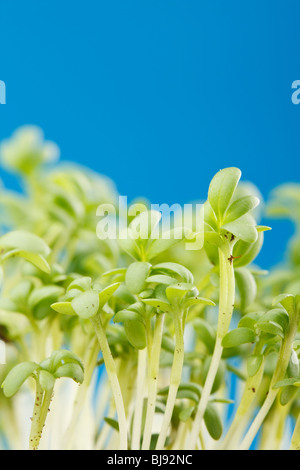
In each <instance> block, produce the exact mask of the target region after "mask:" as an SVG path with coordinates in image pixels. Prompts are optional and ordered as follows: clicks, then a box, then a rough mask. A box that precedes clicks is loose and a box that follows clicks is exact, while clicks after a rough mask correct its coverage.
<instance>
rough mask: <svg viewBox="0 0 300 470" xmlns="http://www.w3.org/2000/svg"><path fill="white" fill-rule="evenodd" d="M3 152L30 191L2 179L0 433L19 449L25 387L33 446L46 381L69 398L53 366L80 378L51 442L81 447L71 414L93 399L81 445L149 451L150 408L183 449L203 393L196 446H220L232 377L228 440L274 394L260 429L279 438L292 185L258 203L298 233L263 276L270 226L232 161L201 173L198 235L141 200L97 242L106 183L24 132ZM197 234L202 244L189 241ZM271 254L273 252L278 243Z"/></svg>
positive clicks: (297, 351) (292, 279) (297, 290)
mask: <svg viewBox="0 0 300 470" xmlns="http://www.w3.org/2000/svg"><path fill="white" fill-rule="evenodd" d="M0 153H1V159H2V163H3V166H5V168H6V169H8V170H9V171H12V172H14V173H17V174H18V175H19V177H21V179H22V183H23V187H24V188H25V190H24V192H23V193H22V194H19V193H18V194H17V193H14V192H13V191H9V190H8V189H6V188H4V187H1V189H0V233H1V235H0V265H1V266H0V267H1V278H0V284H1V294H0V340H3V341H4V342H5V344H6V346H7V351H8V353H7V364H6V365H5V367H3V368H2V369H1V370H0V379H1V383H2V391H1V394H0V406H1V416H0V437H3V438H5V440H6V441H7V442H8V443H9V445H10V446H11V447H13V446H14V444H13V443H12V441H11V442H10V440H11V436H13V435H15V434H16V432H15V429H13V431H12V426H13V424H12V423H15V422H17V421H16V419H15V418H16V417H15V416H14V414H13V410H15V409H17V408H15V404H16V403H17V402H16V400H17V398H16V397H15V395H16V394H17V393H18V392H19V390H20V389H21V388H22V389H23V391H24V392H25V391H26V392H27V393H29V394H31V393H32V390H33V388H34V387H33V385H35V393H36V400H35V405H34V406H35V408H34V413H33V415H32V417H33V420H32V423H31V438H30V447H31V448H37V447H38V445H39V439H40V436H41V433H42V429H43V427H44V425H45V420H46V416H47V414H48V409H49V404H50V401H51V397H52V394H53V391H54V390H55V393H58V394H59V396H58V397H57V398H58V400H62V406H61V409H64V407H65V405H66V402H64V400H65V398H64V396H63V394H62V393H61V392H60V390H59V387H56V381H57V379H59V378H63V377H64V378H71V379H72V380H73V381H75V382H76V383H77V384H82V387H80V388H79V391H78V395H76V397H75V399H74V403H73V405H72V406H73V408H72V412H73V415H72V418H71V421H70V422H69V427H67V428H66V429H67V431H66V433H65V436H64V437H63V439H62V443H61V445H62V446H66V448H70V449H71V448H78V447H79V446H80V442H77V441H76V440H75V437H74V436H75V435H76V434H77V433H78V435H79V437H80V436H81V435H82V432H83V429H84V426H79V425H78V423H79V422H81V421H79V415H80V414H81V413H82V417H83V418H82V419H83V420H84V419H87V418H86V414H85V413H86V411H85V409H86V408H89V407H88V406H87V407H85V404H87V401H88V400H90V397H93V400H94V401H93V402H92V406H93V407H94V406H95V408H93V410H97V412H95V413H92V416H89V421H86V422H84V421H83V422H84V425H86V423H88V426H89V430H90V432H91V434H92V438H91V441H90V446H91V448H97V445H99V448H101V449H102V448H112V447H113V446H115V445H120V446H121V447H122V448H124V449H125V448H126V449H127V448H132V449H133V447H134V446H135V445H136V446H137V447H138V448H140V446H141V445H142V443H143V439H144V437H145V435H147V433H148V436H149V446H148V447H147V448H151V449H155V447H156V446H157V445H158V443H159V442H160V441H161V440H164V435H163V436H160V432H161V431H160V430H159V429H158V434H157V432H156V430H155V429H154V427H153V428H152V427H150V428H149V426H150V425H151V419H149V415H150V417H151V413H152V407H153V420H152V421H153V422H155V424H156V423H160V420H159V419H157V420H156V418H158V416H157V415H159V414H160V415H162V419H163V422H164V420H165V419H167V430H166V439H165V443H164V447H163V448H164V449H167V450H176V448H177V445H178V446H180V448H181V449H186V448H189V445H190V443H191V440H190V434H189V433H190V431H191V429H193V427H194V425H195V423H197V419H198V418H197V412H198V406H199V403H202V402H201V400H202V399H203V396H204V400H206V402H205V406H204V407H203V409H202V414H203V416H202V418H203V423H202V418H201V422H200V424H201V426H200V427H199V429H200V431H199V433H198V434H197V438H199V439H198V441H197V443H196V445H197V446H198V447H200V446H202V445H203V446H204V447H206V446H207V448H213V447H214V446H215V443H214V442H213V443H211V439H212V440H213V441H220V442H221V445H222V442H223V441H222V439H223V434H224V431H223V430H224V429H225V426H224V416H225V414H226V408H225V407H226V406H227V405H228V404H229V403H230V400H228V393H229V389H228V384H229V379H230V376H231V374H235V375H236V376H237V377H238V381H239V384H240V385H242V386H243V385H245V390H244V392H243V394H242V399H241V404H242V407H241V409H239V413H244V414H241V415H239V413H237V416H238V417H239V423H238V431H239V432H238V434H239V437H238V438H237V440H238V439H240V441H241V439H242V436H243V435H244V434H245V433H246V429H247V427H249V428H250V429H251V426H252V424H251V423H253V420H254V417H255V413H258V414H259V413H260V411H259V410H261V409H262V405H263V403H264V401H265V397H271V398H272V397H273V396H274V397H275V396H276V400H275V398H274V402H272V406H273V408H270V410H269V412H268V413H267V414H266V416H265V420H264V421H263V423H262V424H261V427H262V433H261V434H262V436H264V434H265V432H266V430H268V432H270V433H271V436H270V438H269V440H268V442H273V441H274V447H276V445H277V444H275V443H276V442H277V441H276V439H277V440H278V442H279V440H280V438H283V432H282V430H281V428H282V429H284V426H281V427H280V429H279V428H278V429H277V432H278V435H276V436H275V428H276V426H274V423H273V422H272V419H275V418H274V417H273V418H272V416H274V415H273V414H272V413H273V411H272V410H274V409H278V410H279V413H280V416H281V419H282V420H283V419H284V418H283V417H284V416H288V415H292V416H293V418H296V419H297V417H298V414H299V410H300V406H299V386H300V375H299V357H300V346H299V345H300V337H299V328H298V323H299V316H300V282H299V279H300V257H299V247H300V235H299V233H300V232H299V230H300V196H299V194H300V191H299V185H298V184H288V185H287V184H285V185H282V186H281V187H279V188H278V189H276V190H275V191H274V192H273V193H272V195H271V200H270V201H267V204H266V208H267V214H268V215H269V216H276V217H281V218H288V219H290V220H292V221H293V223H294V224H295V228H296V230H295V234H294V236H293V238H292V240H291V242H290V243H289V245H288V247H287V252H286V258H285V259H283V260H282V263H281V265H280V266H279V267H274V268H271V269H270V271H269V272H266V271H265V270H264V269H261V268H260V266H256V265H254V262H255V260H256V259H257V256H258V254H259V253H260V251H261V250H262V248H263V244H264V242H265V240H266V242H268V240H267V234H265V232H266V231H268V230H269V227H267V226H265V225H263V224H260V221H261V219H263V217H264V215H265V214H266V211H265V205H264V201H262V196H261V194H260V193H259V191H258V190H257V188H255V187H254V186H253V185H251V184H250V183H245V182H243V181H242V180H241V176H242V174H241V171H240V169H238V168H235V167H228V168H224V169H222V170H220V171H219V172H217V173H216V174H215V176H214V177H213V178H212V181H211V183H210V185H209V188H208V193H207V200H206V201H205V202H204V205H203V213H204V223H203V225H201V228H200V232H196V231H195V232H194V231H192V230H191V229H190V228H187V227H186V226H185V224H184V223H178V221H176V223H175V222H174V224H173V226H172V227H171V228H170V229H168V230H167V229H165V227H164V225H163V223H162V220H161V213H160V212H159V211H157V210H152V209H151V208H150V204H148V202H147V204H146V205H144V208H143V209H141V211H131V212H130V216H128V220H126V221H125V226H124V230H123V231H120V233H118V237H117V239H112V238H108V239H99V238H98V237H97V234H96V224H97V213H98V212H97V210H98V207H99V205H100V204H102V203H105V204H110V207H111V208H113V209H114V212H115V214H116V217H117V218H118V217H120V218H121V217H122V215H121V214H119V213H118V204H117V198H118V194H117V191H116V189H115V186H114V184H113V183H112V182H111V181H110V180H108V179H107V178H105V177H103V176H102V175H99V174H97V173H95V172H92V171H90V170H89V169H87V168H84V167H79V166H77V165H74V164H72V163H71V164H67V165H66V164H64V165H63V164H57V163H56V162H55V160H56V158H57V156H58V149H57V148H56V146H55V144H53V143H51V142H48V141H44V138H43V133H42V132H41V131H40V130H38V129H36V128H32V127H30V128H23V129H20V130H19V131H17V132H16V133H15V134H14V135H13V136H12V138H11V139H9V140H7V141H5V142H3V143H2V145H1V149H0ZM146 207H147V209H146ZM193 217H194V215H193V216H192V218H193ZM122 220H123V219H122ZM192 222H194V220H192ZM194 225H195V224H194V223H193V224H192V226H193V227H194ZM189 227H190V224H189ZM198 229H199V227H198ZM198 233H200V235H201V237H202V235H203V246H202V243H200V244H199V245H197V249H195V250H190V249H187V248H188V245H187V244H186V242H188V241H193V240H194V238H195V236H196V235H197V234H198ZM278 250H280V251H281V252H283V251H284V250H283V247H282V246H281V243H280V240H278ZM231 274H232V275H231ZM231 296H232V301H231ZM232 313H233V316H232V320H233V321H232V323H231V314H232ZM225 316H226V317H228V318H227V320H228V319H229V321H228V322H227V323H226V322H225V323H224V324H225V327H224V328H223V329H222V335H221V334H220V329H219V325H220V324H221V325H222V321H223V319H224V317H225ZM225 333H226V334H225ZM219 344H220V350H219V351H217V352H218V357H217V359H216V353H215V351H216V348H217V347H219V346H218V345H219ZM49 350H50V353H49ZM51 351H52V352H51ZM45 357H46V359H45ZM233 359H234V360H236V361H237V364H238V366H234V365H233ZM143 361H144V362H143ZM83 364H84V367H83ZM98 368H100V371H101V374H99V376H101V380H100V381H98V380H96V379H95V378H98ZM104 369H105V370H106V372H107V376H106V374H102V371H103V370H104ZM84 371H85V372H84ZM26 381H28V382H26ZM25 382H26V384H27V388H26V386H25ZM61 383H64V381H60V384H61ZM207 383H209V392H208V393H207V390H208V388H207V387H208V386H207ZM57 389H58V391H57V392H56V390H57ZM277 393H278V395H276V394H277ZM273 394H274V395H273ZM237 397H238V398H237V399H239V395H237ZM277 397H278V400H277ZM148 399H149V400H148ZM268 399H270V398H268ZM69 400H71V397H70V396H68V397H67V402H68V401H69ZM103 400H107V402H106V401H105V402H104V403H103V402H102V401H103ZM39 401H40V403H41V406H40V411H38V410H39V406H37V405H39ZM90 403H91V402H90ZM90 403H89V404H90ZM67 404H68V405H69V402H68V403H67ZM238 404H239V403H236V405H238ZM265 406H266V405H265ZM276 407H278V408H276ZM280 407H281V408H280ZM283 407H284V408H283ZM148 408H151V412H150V413H149V410H148ZM254 408H255V413H254V414H253V409H254ZM263 409H265V408H263ZM101 410H102V411H101ZM115 411H116V413H115ZM140 411H141V415H140V414H139V413H140ZM108 412H109V413H110V414H109V415H108V416H107V415H106V414H107V413H108ZM147 417H148V419H147ZM166 417H167V418H166ZM64 418H65V417H64V416H62V417H61V419H64ZM80 419H81V418H80ZM139 420H140V422H139ZM149 423H150V424H149ZM202 424H204V425H205V428H206V431H207V432H206V431H204V432H203V426H202ZM9 426H11V427H9ZM47 426H51V421H50V420H49V421H48V422H46V429H47ZM6 427H9V430H8V432H6ZM158 427H159V424H158ZM226 429H227V427H226ZM73 431H74V432H73ZM280 433H281V435H280ZM273 434H274V435H273ZM278 436H279V437H278ZM229 437H230V434H229ZM233 437H234V438H235V439H236V436H233ZM272 439H273V441H272ZM229 440H230V442H232V445H233V443H234V442H235V441H234V440H231V439H229ZM263 440H264V439H263V438H262V442H263ZM299 440H300V439H299ZM224 441H226V435H225V437H224ZM137 442H138V444H136V443H137ZM230 445H231V444H230ZM230 445H229V446H230ZM261 446H262V447H263V443H262V444H261ZM133 450H135V449H133Z"/></svg>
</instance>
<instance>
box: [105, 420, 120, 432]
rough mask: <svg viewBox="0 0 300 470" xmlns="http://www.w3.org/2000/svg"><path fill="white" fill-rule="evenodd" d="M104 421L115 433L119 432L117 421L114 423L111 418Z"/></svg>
mask: <svg viewBox="0 0 300 470" xmlns="http://www.w3.org/2000/svg"><path fill="white" fill-rule="evenodd" d="M104 421H105V422H106V423H107V424H109V426H111V427H112V428H113V429H115V430H116V431H119V423H118V421H116V420H115V419H112V418H104Z"/></svg>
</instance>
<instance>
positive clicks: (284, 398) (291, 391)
mask: <svg viewBox="0 0 300 470" xmlns="http://www.w3.org/2000/svg"><path fill="white" fill-rule="evenodd" d="M297 392H298V387H294V386H293V385H290V386H288V387H283V388H282V390H281V392H280V396H279V401H280V404H281V405H282V406H285V405H287V404H288V403H289V402H290V401H291V400H292V399H293V398H294V396H295V395H296V393H297Z"/></svg>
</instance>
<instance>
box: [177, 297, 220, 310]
mask: <svg viewBox="0 0 300 470" xmlns="http://www.w3.org/2000/svg"><path fill="white" fill-rule="evenodd" d="M197 304H206V305H211V306H215V305H216V304H215V302H213V301H212V300H210V299H206V298H205V297H192V298H190V299H187V300H186V301H185V302H184V308H190V307H192V306H193V305H197Z"/></svg>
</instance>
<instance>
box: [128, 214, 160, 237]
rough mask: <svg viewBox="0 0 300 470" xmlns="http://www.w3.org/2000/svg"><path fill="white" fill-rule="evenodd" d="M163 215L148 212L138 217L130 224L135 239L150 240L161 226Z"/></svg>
mask: <svg viewBox="0 0 300 470" xmlns="http://www.w3.org/2000/svg"><path fill="white" fill-rule="evenodd" d="M160 219H161V213H160V212H159V211H155V210H146V211H143V212H141V213H140V214H139V215H137V216H136V217H135V218H134V219H133V220H132V222H131V223H130V224H129V228H130V230H131V232H132V233H133V234H134V237H135V239H137V238H141V239H143V240H148V238H150V237H151V234H152V233H153V232H154V230H155V228H156V227H157V225H158V224H159V221H160Z"/></svg>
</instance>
